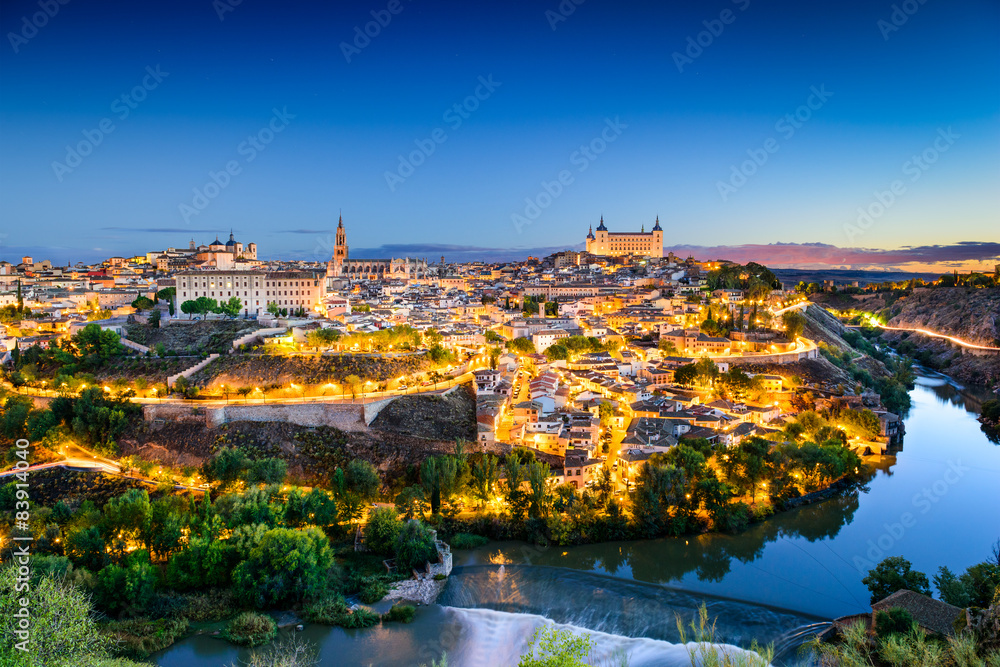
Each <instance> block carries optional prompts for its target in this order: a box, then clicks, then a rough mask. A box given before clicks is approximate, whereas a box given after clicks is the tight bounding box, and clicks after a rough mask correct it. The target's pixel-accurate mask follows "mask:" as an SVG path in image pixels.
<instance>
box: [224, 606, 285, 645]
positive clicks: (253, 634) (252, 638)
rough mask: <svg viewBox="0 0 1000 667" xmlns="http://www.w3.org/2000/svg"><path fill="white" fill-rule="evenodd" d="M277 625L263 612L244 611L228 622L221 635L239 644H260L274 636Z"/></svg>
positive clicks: (276, 632)
mask: <svg viewBox="0 0 1000 667" xmlns="http://www.w3.org/2000/svg"><path fill="white" fill-rule="evenodd" d="M277 634H278V626H277V624H275V622H274V619H273V618H271V617H270V616H267V615H265V614H258V613H256V612H253V611H245V612H243V613H242V614H240V615H239V616H237V617H236V618H234V619H233V620H231V621H230V622H229V625H227V626H226V629H225V630H224V631H223V633H222V635H223V636H224V637H225V638H226V639H228V640H229V641H231V642H233V643H234V644H239V645H241V646H260V645H261V644H266V643H267V642H269V641H271V640H272V639H274V638H275V636H276V635H277Z"/></svg>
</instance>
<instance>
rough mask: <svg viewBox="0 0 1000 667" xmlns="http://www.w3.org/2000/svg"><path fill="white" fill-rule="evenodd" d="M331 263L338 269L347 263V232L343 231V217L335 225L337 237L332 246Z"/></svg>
mask: <svg viewBox="0 0 1000 667" xmlns="http://www.w3.org/2000/svg"><path fill="white" fill-rule="evenodd" d="M333 261H334V263H335V264H336V265H337V267H338V268H340V267H342V266H343V265H344V262H345V261H347V232H346V231H345V230H344V216H340V221H339V222H338V223H337V237H336V240H335V242H334V246H333Z"/></svg>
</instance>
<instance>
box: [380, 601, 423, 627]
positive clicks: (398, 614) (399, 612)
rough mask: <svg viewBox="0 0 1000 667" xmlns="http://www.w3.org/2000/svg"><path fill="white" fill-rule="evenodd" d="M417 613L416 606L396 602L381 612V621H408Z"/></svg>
mask: <svg viewBox="0 0 1000 667" xmlns="http://www.w3.org/2000/svg"><path fill="white" fill-rule="evenodd" d="M416 613H417V609H416V607H414V606H412V605H408V604H397V605H395V606H394V607H393V608H392V609H390V610H389V611H387V612H386V613H384V614H382V621H383V622H386V621H391V622H399V623H409V622H410V621H412V620H413V616H414V615H415V614H416Z"/></svg>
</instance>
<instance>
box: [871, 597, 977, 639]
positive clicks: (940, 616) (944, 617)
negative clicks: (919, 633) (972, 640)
mask: <svg viewBox="0 0 1000 667" xmlns="http://www.w3.org/2000/svg"><path fill="white" fill-rule="evenodd" d="M893 607H899V608H901V609H905V610H906V611H908V612H910V615H911V616H913V620H914V621H916V622H917V624H918V625H919V626H920V627H921V628H924V629H925V630H930V631H931V632H936V633H938V634H941V635H950V634H952V633H953V632H954V628H953V627H952V623H953V622H954V621H955V619H956V618H958V616H959V614H961V613H962V610H961V609H959V608H958V607H955V606H953V605H950V604H948V603H947V602H942V601H941V600H935V599H934V598H932V597H928V596H926V595H922V594H920V593H916V592H914V591H910V590H907V589H905V588H904V589H902V590H898V591H896V592H895V593H893V594H892V595H890V596H889V597H887V598H885V599H884V600H880V601H878V602H876V603H875V604H873V605H872V611H873V612H876V611H887V610H889V609H892V608H893Z"/></svg>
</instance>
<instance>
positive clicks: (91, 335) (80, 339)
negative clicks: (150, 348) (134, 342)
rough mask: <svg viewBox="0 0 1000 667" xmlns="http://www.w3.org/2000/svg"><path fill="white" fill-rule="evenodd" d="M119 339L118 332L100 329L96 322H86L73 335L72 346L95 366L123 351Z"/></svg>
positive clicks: (87, 361)
mask: <svg viewBox="0 0 1000 667" xmlns="http://www.w3.org/2000/svg"><path fill="white" fill-rule="evenodd" d="M120 341H121V338H120V337H119V336H118V334H116V333H115V332H114V331H106V330H104V329H101V327H100V325H98V324H88V325H87V326H85V327H84V328H82V329H80V331H78V332H77V333H76V335H75V336H73V346H74V347H75V348H76V350H77V352H78V353H79V355H80V357H81V358H82V359H83V360H84V361H85V362H86V363H88V364H91V365H95V366H97V365H100V364H102V363H104V362H106V361H108V360H109V359H110V358H111V357H114V356H117V355H119V354H121V353H122V352H124V349H125V348H123V347H122V344H121V342H120Z"/></svg>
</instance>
